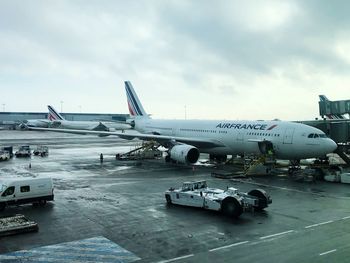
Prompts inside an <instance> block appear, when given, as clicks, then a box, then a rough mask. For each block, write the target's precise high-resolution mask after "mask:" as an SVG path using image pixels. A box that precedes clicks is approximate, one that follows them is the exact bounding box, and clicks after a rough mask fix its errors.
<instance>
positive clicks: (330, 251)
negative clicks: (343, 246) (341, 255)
mask: <svg viewBox="0 0 350 263" xmlns="http://www.w3.org/2000/svg"><path fill="white" fill-rule="evenodd" d="M335 251H337V250H336V249H333V250H329V251H327V252H323V253H321V254H320V256H324V255H327V254H330V253H333V252H335Z"/></svg>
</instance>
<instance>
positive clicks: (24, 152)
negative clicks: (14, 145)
mask: <svg viewBox="0 0 350 263" xmlns="http://www.w3.org/2000/svg"><path fill="white" fill-rule="evenodd" d="M15 155H16V157H30V156H31V155H32V151H31V149H30V146H29V145H22V146H20V147H19V149H18V151H16V153H15Z"/></svg>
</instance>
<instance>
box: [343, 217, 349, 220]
mask: <svg viewBox="0 0 350 263" xmlns="http://www.w3.org/2000/svg"><path fill="white" fill-rule="evenodd" d="M349 218H350V216H346V217H343V218H342V220H346V219H349Z"/></svg>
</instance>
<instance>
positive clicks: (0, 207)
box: [0, 203, 6, 211]
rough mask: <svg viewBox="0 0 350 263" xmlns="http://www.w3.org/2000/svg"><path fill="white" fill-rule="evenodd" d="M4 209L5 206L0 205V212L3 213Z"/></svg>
mask: <svg viewBox="0 0 350 263" xmlns="http://www.w3.org/2000/svg"><path fill="white" fill-rule="evenodd" d="M5 207H6V204H5V203H1V204H0V211H4V210H5Z"/></svg>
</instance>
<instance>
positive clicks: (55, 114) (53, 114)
mask: <svg viewBox="0 0 350 263" xmlns="http://www.w3.org/2000/svg"><path fill="white" fill-rule="evenodd" d="M47 108H48V109H49V115H48V119H49V120H50V121H58V120H61V121H63V120H64V118H63V117H62V115H61V114H59V113H58V112H57V111H56V110H55V109H54V108H53V107H52V106H51V105H47Z"/></svg>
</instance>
